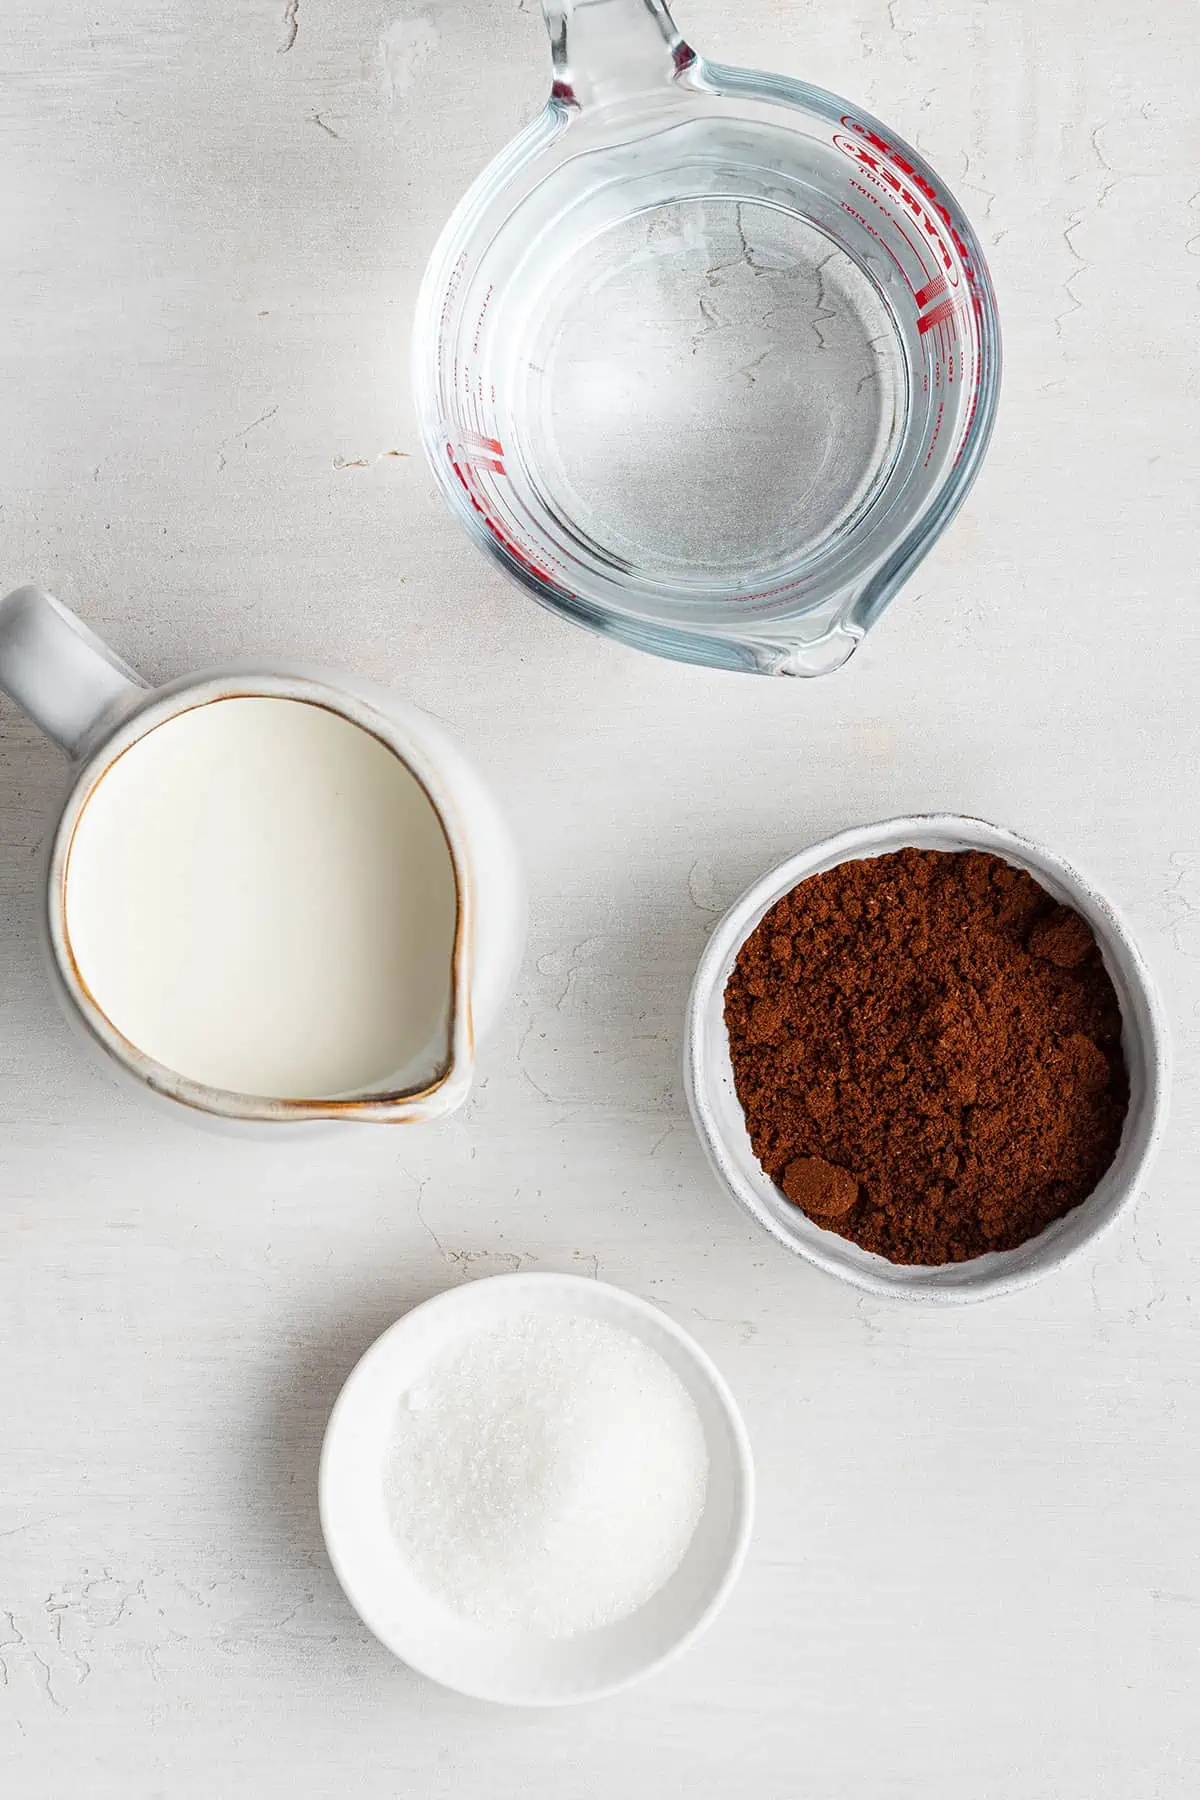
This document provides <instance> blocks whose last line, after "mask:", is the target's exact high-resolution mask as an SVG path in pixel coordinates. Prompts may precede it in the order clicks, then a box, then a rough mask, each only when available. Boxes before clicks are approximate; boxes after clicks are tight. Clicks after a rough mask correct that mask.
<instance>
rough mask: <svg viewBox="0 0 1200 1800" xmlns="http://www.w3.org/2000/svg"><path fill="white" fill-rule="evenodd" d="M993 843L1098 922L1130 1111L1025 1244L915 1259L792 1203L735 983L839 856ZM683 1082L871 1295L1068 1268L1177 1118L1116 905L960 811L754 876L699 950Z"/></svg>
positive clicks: (846, 840) (741, 1183) (982, 1286)
mask: <svg viewBox="0 0 1200 1800" xmlns="http://www.w3.org/2000/svg"><path fill="white" fill-rule="evenodd" d="M908 847H916V848H917V849H921V850H982V851H985V852H988V853H990V854H991V855H993V856H999V857H1001V858H1002V859H1003V861H1005V862H1007V863H1010V864H1011V865H1012V866H1013V867H1014V868H1017V869H1026V870H1028V871H1029V873H1030V874H1031V875H1033V876H1035V877H1036V879H1037V880H1038V881H1039V882H1040V883H1041V885H1042V886H1043V887H1044V888H1045V889H1046V891H1047V893H1049V894H1052V895H1053V896H1054V898H1055V899H1056V900H1058V901H1059V902H1061V903H1062V904H1063V905H1066V906H1071V907H1073V908H1074V909H1075V911H1076V912H1078V913H1081V914H1082V916H1083V917H1084V918H1085V919H1086V920H1087V922H1088V924H1089V925H1090V926H1091V928H1092V930H1093V932H1094V933H1095V935H1096V941H1097V943H1098V944H1099V946H1100V952H1101V955H1102V956H1103V958H1104V966H1105V968H1106V969H1107V970H1108V973H1109V975H1110V977H1111V979H1112V983H1113V986H1114V988H1115V989H1116V992H1117V999H1118V1001H1119V1002H1120V1007H1121V1020H1122V1038H1121V1041H1122V1044H1123V1047H1124V1051H1125V1060H1126V1063H1127V1065H1128V1069H1129V1112H1128V1115H1127V1117H1126V1120H1125V1129H1124V1132H1123V1133H1122V1137H1121V1144H1120V1148H1119V1149H1118V1151H1117V1155H1116V1158H1115V1160H1114V1162H1113V1164H1112V1167H1111V1168H1110V1169H1109V1170H1108V1172H1107V1173H1106V1175H1105V1176H1104V1179H1103V1180H1102V1181H1101V1182H1100V1184H1099V1186H1098V1187H1097V1188H1096V1189H1095V1191H1094V1193H1092V1194H1091V1195H1089V1197H1088V1198H1087V1199H1086V1200H1085V1201H1084V1202H1083V1203H1082V1205H1080V1206H1077V1207H1076V1208H1075V1209H1074V1211H1072V1212H1069V1213H1067V1214H1065V1215H1064V1217H1063V1218H1061V1219H1056V1220H1055V1221H1054V1223H1053V1224H1052V1225H1048V1226H1047V1227H1046V1229H1045V1231H1043V1232H1041V1233H1040V1235H1039V1236H1037V1237H1035V1238H1031V1239H1030V1240H1029V1242H1028V1243H1025V1244H1021V1245H1019V1246H1018V1247H1017V1249H1015V1250H1005V1251H998V1252H993V1253H990V1254H988V1255H986V1256H979V1257H976V1258H975V1259H974V1260H973V1261H971V1262H965V1263H948V1264H945V1265H941V1266H938V1267H919V1266H918V1267H913V1266H904V1265H900V1264H896V1263H890V1262H888V1261H887V1260H886V1259H885V1258H884V1257H882V1256H876V1255H874V1254H873V1253H872V1252H871V1251H869V1250H863V1249H861V1248H860V1246H859V1245H857V1244H852V1243H850V1242H849V1241H848V1240H847V1239H845V1238H841V1237H838V1235H837V1234H836V1233H835V1232H832V1231H826V1230H824V1229H823V1228H822V1227H821V1226H820V1225H817V1224H816V1223H815V1222H814V1221H813V1220H812V1219H810V1218H808V1217H807V1215H806V1214H805V1213H803V1212H801V1211H800V1209H799V1207H796V1206H793V1205H792V1204H791V1202H790V1201H789V1200H788V1199H787V1198H786V1197H785V1195H784V1194H783V1193H782V1192H781V1191H780V1189H779V1188H777V1187H776V1185H775V1183H774V1182H773V1181H771V1179H770V1178H769V1176H767V1174H766V1173H765V1172H764V1170H763V1169H762V1167H761V1166H760V1164H759V1161H758V1158H757V1157H756V1156H755V1154H754V1151H753V1149H752V1148H751V1145H750V1138H749V1135H748V1133H747V1131H746V1124H745V1119H744V1117H743V1114H742V1108H741V1104H740V1102H739V1100H738V1097H737V1093H736V1092H735V1089H734V1084H733V1069H732V1066H731V1063H730V1059H729V1036H728V1033H727V1031H726V1029H725V986H726V983H727V982H728V980H729V976H730V974H731V972H732V969H733V965H734V962H735V961H736V959H737V955H738V951H739V950H740V949H741V947H742V945H743V944H744V943H745V941H746V939H747V938H748V937H749V936H750V933H751V932H752V931H753V930H754V929H755V927H756V926H757V924H758V922H759V920H760V919H761V918H762V917H763V915H764V914H765V913H767V912H768V911H769V910H770V908H771V907H772V906H774V905H775V902H776V901H777V900H781V899H782V898H783V896H784V895H785V894H787V893H790V892H791V890H792V888H794V887H795V886H796V885H797V883H798V882H801V881H804V880H806V879H807V878H808V876H810V875H818V874H820V873H821V871H822V870H824V869H832V868H834V867H835V866H836V865H837V864H838V863H843V862H850V861H855V860H860V859H862V858H866V857H874V856H886V855H888V854H889V853H890V852H891V851H894V850H902V849H905V848H908ZM684 1083H685V1086H686V1089H687V1096H688V1104H689V1106H690V1107H691V1112H692V1118H693V1121H694V1122H695V1126H696V1130H697V1132H698V1133H699V1136H700V1141H701V1143H702V1144H703V1146H704V1149H705V1151H706V1152H707V1154H708V1158H709V1161H710V1162H711V1164H712V1166H713V1169H714V1171H715V1173H716V1174H717V1176H718V1178H719V1179H720V1181H721V1182H722V1183H723V1185H724V1186H725V1187H726V1188H727V1189H728V1191H729V1192H730V1194H732V1196H733V1198H734V1199H735V1200H736V1201H737V1202H738V1204H739V1205H741V1206H743V1207H744V1208H745V1209H746V1211H747V1212H748V1213H749V1214H750V1216H751V1218H753V1219H756V1220H757V1221H758V1223H759V1224H760V1225H761V1226H762V1227H763V1228H764V1230H766V1231H768V1232H769V1233H770V1234H771V1236H772V1237H773V1238H774V1239H775V1240H776V1241H777V1242H778V1243H780V1244H783V1245H784V1246H785V1247H786V1248H787V1249H789V1250H791V1251H793V1252H794V1253H795V1254H796V1255H797V1256H803V1257H806V1258H807V1259H808V1261H809V1262H811V1263H815V1264H816V1265H817V1267H818V1268H819V1269H824V1270H825V1271H826V1272H827V1273H828V1274H830V1275H837V1276H840V1277H841V1279H842V1280H843V1281H849V1282H851V1283H852V1284H853V1285H854V1286H855V1287H858V1288H863V1289H865V1290H866V1291H867V1292H868V1293H872V1294H886V1295H894V1296H895V1297H896V1298H897V1299H901V1300H922V1301H931V1302H934V1303H938V1304H943V1305H944V1304H952V1303H954V1302H958V1301H964V1300H982V1299H985V1298H986V1297H988V1296H989V1295H992V1294H1004V1293H1009V1292H1011V1291H1012V1290H1013V1289H1014V1288H1019V1287H1024V1286H1025V1285H1026V1284H1027V1283H1028V1282H1031V1281H1036V1280H1037V1279H1038V1278H1039V1277H1040V1276H1042V1275H1045V1274H1047V1273H1049V1271H1050V1270H1051V1269H1055V1268H1058V1267H1059V1266H1060V1265H1061V1264H1062V1263H1064V1262H1066V1261H1067V1260H1068V1258H1069V1257H1072V1256H1074V1255H1076V1254H1077V1253H1078V1252H1079V1251H1080V1250H1082V1249H1083V1247H1084V1246H1085V1245H1086V1244H1090V1243H1092V1242H1093V1241H1094V1240H1095V1239H1096V1238H1098V1237H1099V1236H1100V1234H1101V1233H1102V1232H1103V1231H1106V1230H1107V1229H1108V1227H1109V1226H1110V1225H1111V1224H1112V1223H1113V1221H1114V1220H1115V1219H1116V1218H1117V1217H1118V1215H1119V1214H1120V1213H1121V1212H1123V1211H1124V1210H1125V1208H1126V1207H1127V1206H1128V1205H1129V1204H1130V1202H1131V1201H1132V1200H1133V1198H1134V1196H1135V1194H1136V1193H1137V1190H1138V1187H1139V1185H1140V1183H1141V1181H1142V1179H1143V1177H1144V1175H1145V1172H1146V1169H1147V1167H1148V1165H1149V1163H1150V1160H1151V1158H1152V1157H1153V1155H1154V1152H1155V1150H1156V1149H1157V1146H1158V1142H1159V1139H1160V1138H1161V1136H1162V1131H1163V1127H1164V1124H1165V1122H1166V1111H1167V1086H1168V1049H1167V1029H1166V1021H1165V1018H1164V1015H1163V1009H1162V1003H1161V1001H1160V1000H1159V998H1158V995H1157V993H1156V991H1155V987H1154V982H1153V980H1152V978H1151V975H1150V971H1149V970H1148V969H1147V967H1146V964H1145V962H1144V961H1143V959H1142V955H1141V952H1140V951H1139V950H1138V948H1137V946H1136V945H1135V944H1134V942H1133V940H1132V938H1131V937H1130V935H1129V932H1128V930H1127V928H1126V926H1125V924H1124V923H1123V921H1122V920H1121V918H1120V917H1119V915H1118V914H1117V913H1116V912H1115V910H1114V909H1113V907H1112V905H1111V904H1110V902H1109V901H1108V900H1106V899H1105V898H1104V897H1103V896H1102V895H1101V894H1098V893H1097V892H1096V890H1095V889H1094V888H1093V887H1091V886H1090V885H1089V883H1088V882H1086V881H1085V880H1084V879H1083V877H1082V876H1081V875H1080V874H1079V873H1078V872H1077V871H1076V870H1075V869H1073V868H1072V867H1071V866H1070V864H1069V863H1066V862H1063V861H1062V859H1061V858H1060V857H1057V856H1055V855H1054V854H1053V853H1052V852H1051V851H1049V850H1045V849H1043V848H1042V847H1041V846H1040V845H1038V844H1033V843H1030V842H1029V841H1028V840H1027V839H1025V838H1022V837H1018V836H1016V834H1015V833H1014V832H1011V831H1004V830H1003V829H1001V827H1000V826H998V825H989V824H987V823H986V822H985V821H984V820H982V819H970V818H962V817H959V816H958V815H957V814H953V813H930V814H926V815H922V816H914V817H910V818H901V819H887V820H884V821H883V822H882V823H881V824H878V825H863V826H859V827H858V828H856V829H855V830H853V831H844V832H842V833H841V834H840V835H839V836H838V837H832V838H826V839H825V840H824V841H823V842H822V843H819V844H814V845H812V847H811V848H810V849H808V850H802V851H800V852H799V854H798V855H796V856H792V857H789V858H788V860H787V861H786V862H784V863H780V865H779V866H778V868H775V869H772V870H771V871H770V872H769V873H768V874H766V875H764V876H763V877H762V878H761V880H759V881H756V882H755V883H754V884H753V886H752V887H750V888H748V889H747V890H746V892H745V893H744V894H743V895H742V897H741V899H740V900H738V901H736V902H735V904H734V905H733V906H732V907H731V908H730V909H729V911H728V912H727V913H726V914H725V917H724V918H723V919H722V920H721V922H720V924H719V925H718V926H717V928H716V930H715V931H714V932H713V934H712V937H711V938H710V939H709V942H708V947H707V948H706V950H705V952H704V955H703V956H702V957H701V959H700V966H699V968H698V969H697V971H696V979H695V981H694V983H693V985H692V992H691V997H690V999H689V1001H688V1011H687V1025H686V1039H685V1050H684Z"/></svg>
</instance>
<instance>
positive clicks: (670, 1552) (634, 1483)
mask: <svg viewBox="0 0 1200 1800" xmlns="http://www.w3.org/2000/svg"><path fill="white" fill-rule="evenodd" d="M707 1481H708V1451H707V1447H706V1445H705V1440H704V1429H703V1426H702V1425H701V1423H700V1417H699V1414H698V1413H697V1411H696V1407H695V1405H694V1403H693V1401H692V1398H691V1396H690V1394H689V1393H688V1392H687V1389H686V1388H685V1387H684V1385H683V1383H682V1382H681V1381H680V1379H679V1377H678V1376H677V1375H676V1374H675V1372H674V1370H672V1369H670V1368H669V1367H668V1366H667V1364H666V1363H665V1362H664V1361H663V1359H662V1357H660V1356H659V1355H658V1354H657V1353H656V1352H655V1351H653V1350H651V1349H650V1348H649V1347H648V1346H647V1345H646V1344H644V1343H642V1342H641V1341H640V1340H639V1339H638V1338H635V1337H634V1336H633V1335H632V1334H631V1333H629V1332H627V1331H624V1330H622V1329H620V1328H619V1327H617V1326H613V1325H608V1324H605V1323H603V1322H602V1321H600V1320H598V1319H589V1318H572V1317H568V1316H565V1315H555V1314H552V1313H550V1314H541V1313H539V1314H529V1315H528V1316H525V1317H521V1318H517V1319H514V1320H511V1321H506V1322H505V1323H503V1324H499V1325H497V1326H496V1327H495V1328H494V1329H492V1330H490V1331H484V1332H482V1333H479V1334H477V1335H472V1336H471V1337H469V1338H467V1339H466V1340H464V1341H463V1342H462V1343H461V1344H458V1345H455V1346H453V1347H452V1348H451V1349H449V1350H448V1351H446V1352H444V1353H443V1354H442V1355H441V1356H440V1357H437V1358H435V1359H434V1361H433V1362H432V1363H431V1364H430V1366H429V1367H428V1368H427V1369H426V1370H425V1372H424V1374H423V1376H422V1377H421V1379H420V1380H419V1381H418V1382H416V1383H415V1384H414V1385H413V1386H412V1387H411V1388H410V1389H409V1390H408V1391H407V1392H406V1393H405V1394H403V1395H402V1396H401V1399H400V1405H399V1408H398V1410H397V1416H396V1425H395V1435H394V1438H393V1441H392V1444H391V1447H390V1451H389V1456H388V1461H387V1466H386V1470H385V1476H384V1482H385V1498H386V1501H387V1506H388V1512H389V1517H390V1520H391V1524H392V1528H393V1530H394V1532H395V1534H396V1538H397V1540H398V1542H399V1545H400V1548H401V1550H402V1552H403V1554H404V1557H405V1559H406V1561H407V1562H408V1563H409V1565H410V1567H411V1569H412V1571H413V1573H414V1574H415V1575H416V1576H417V1578H418V1579H419V1580H420V1581H421V1582H422V1583H423V1584H424V1585H425V1586H426V1587H427V1588H429V1589H431V1590H432V1591H433V1592H434V1593H435V1594H436V1595H437V1596H438V1597H439V1598H440V1599H441V1600H442V1601H444V1602H445V1604H446V1605H448V1606H449V1607H450V1608H452V1610H453V1611H455V1612H457V1613H459V1614H460V1615H462V1616H464V1617H466V1618H469V1619H471V1620H472V1621H474V1622H476V1623H477V1624H480V1625H483V1626H486V1627H489V1628H492V1629H516V1630H525V1631H532V1632H537V1633H540V1634H543V1635H545V1636H547V1637H552V1638H562V1637H570V1636H572V1635H573V1634H574V1633H576V1632H581V1631H590V1630H594V1629H596V1628H597V1627H599V1626H602V1625H608V1624H611V1623H612V1622H613V1621H614V1620H616V1619H621V1618H624V1617H625V1616H626V1615H627V1614H629V1613H632V1612H634V1611H636V1609H637V1608H638V1607H639V1606H641V1605H643V1604H644V1602H645V1601H647V1600H648V1599H649V1598H650V1596H651V1595H652V1594H654V1593H655V1592H657V1590H658V1589H659V1588H660V1587H661V1586H662V1585H663V1583H664V1582H665V1581H666V1580H667V1579H668V1577H669V1576H670V1575H671V1574H672V1573H673V1572H674V1570H675V1569H676V1568H677V1567H678V1566H679V1563H680V1561H681V1560H682V1558H683V1555H684V1552H685V1551H686V1549H687V1547H688V1544H689V1543H690V1541H691V1538H692V1534H693V1532H694V1531H695V1529H696V1524H697V1521H698V1520H699V1518H700V1514H701V1512H702V1510H703V1507H704V1497H705V1489H706V1486H707Z"/></svg>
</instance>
